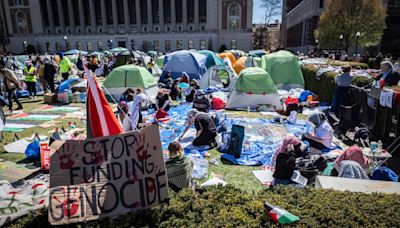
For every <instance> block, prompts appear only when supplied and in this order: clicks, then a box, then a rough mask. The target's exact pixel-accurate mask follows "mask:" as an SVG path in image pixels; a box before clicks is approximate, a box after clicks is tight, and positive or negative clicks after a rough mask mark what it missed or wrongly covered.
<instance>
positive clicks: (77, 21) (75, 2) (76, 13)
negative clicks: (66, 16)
mask: <svg viewBox="0 0 400 228" xmlns="http://www.w3.org/2000/svg"><path fill="white" fill-rule="evenodd" d="M78 1H79V0H72V5H73V6H74V7H73V8H74V21H75V25H81V21H80V20H81V18H80V17H79V14H80V13H81V12H79V7H77V6H78V4H79V2H78Z"/></svg>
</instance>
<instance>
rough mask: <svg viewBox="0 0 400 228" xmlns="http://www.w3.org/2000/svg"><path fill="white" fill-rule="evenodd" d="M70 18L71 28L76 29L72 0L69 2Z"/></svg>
mask: <svg viewBox="0 0 400 228" xmlns="http://www.w3.org/2000/svg"><path fill="white" fill-rule="evenodd" d="M68 16H69V23H70V26H71V27H72V28H74V29H75V17H74V6H73V5H72V0H68Z"/></svg>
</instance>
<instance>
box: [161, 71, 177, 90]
mask: <svg viewBox="0 0 400 228" xmlns="http://www.w3.org/2000/svg"><path fill="white" fill-rule="evenodd" d="M160 83H162V84H163V85H164V86H163V87H164V88H166V89H171V88H172V85H173V84H174V80H173V79H172V73H171V71H168V73H167V74H166V75H165V78H164V80H160Z"/></svg>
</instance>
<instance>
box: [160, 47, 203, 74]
mask: <svg viewBox="0 0 400 228" xmlns="http://www.w3.org/2000/svg"><path fill="white" fill-rule="evenodd" d="M206 61H207V56H205V55H202V54H199V53H196V52H192V51H186V50H183V51H176V52H173V53H171V54H169V55H166V56H165V58H164V67H163V73H162V75H161V77H160V79H161V80H163V79H164V77H165V75H166V74H167V73H168V72H169V71H171V73H172V78H173V79H176V78H179V77H181V76H182V72H186V73H187V74H188V75H189V77H190V80H191V79H200V78H201V77H202V76H203V75H204V74H205V73H206V70H207V68H206Z"/></svg>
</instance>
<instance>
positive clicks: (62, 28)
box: [57, 0, 65, 33]
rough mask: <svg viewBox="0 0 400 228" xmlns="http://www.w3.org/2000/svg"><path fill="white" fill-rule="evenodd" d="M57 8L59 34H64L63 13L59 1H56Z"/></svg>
mask: <svg viewBox="0 0 400 228" xmlns="http://www.w3.org/2000/svg"><path fill="white" fill-rule="evenodd" d="M57 6H58V18H59V20H60V28H61V32H62V33H65V21H64V11H63V8H62V3H61V0H57Z"/></svg>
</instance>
